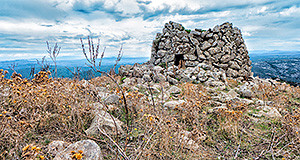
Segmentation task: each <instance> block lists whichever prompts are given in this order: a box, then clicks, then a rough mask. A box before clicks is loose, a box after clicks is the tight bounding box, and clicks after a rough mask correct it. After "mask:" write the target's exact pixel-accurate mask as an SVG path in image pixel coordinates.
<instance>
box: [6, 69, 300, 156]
mask: <svg viewBox="0 0 300 160" xmlns="http://www.w3.org/2000/svg"><path fill="white" fill-rule="evenodd" d="M137 68H139V67H137ZM204 68H205V67H203V68H201V70H203V77H205V78H207V80H205V83H204V82H203V83H202V82H201V81H199V82H195V81H190V80H187V81H183V80H181V79H184V77H181V79H179V80H177V79H176V78H174V79H175V80H176V81H175V80H168V78H166V77H165V76H159V75H160V74H161V75H164V72H165V70H164V69H162V68H159V67H157V66H156V67H154V68H150V69H149V74H147V73H146V72H145V74H143V75H140V76H134V77H124V76H113V79H114V81H112V79H110V78H108V77H97V78H94V79H91V80H89V81H86V80H81V81H79V80H71V79H62V78H58V79H53V78H49V77H51V73H50V72H40V73H39V74H37V75H36V76H35V78H34V79H32V80H27V79H23V78H22V77H21V75H18V74H13V75H12V79H5V78H1V77H0V111H1V114H0V134H1V135H0V157H1V158H2V159H57V160H58V159H233V158H234V159H272V158H273V159H284V158H285V159H299V158H300V157H299V155H300V152H299V150H300V137H299V130H300V109H299V106H300V88H299V87H293V86H290V85H288V84H285V83H279V82H277V81H274V80H270V79H260V78H255V77H251V78H250V79H247V80H236V79H231V78H228V77H226V76H224V75H222V74H217V73H214V72H209V71H206V70H205V69H204ZM133 70H135V71H134V72H132V73H134V74H139V73H141V72H138V71H136V70H138V69H136V68H135V69H133ZM150 70H151V72H150ZM175 72H176V71H175ZM178 72H181V71H178ZM183 72H185V71H183ZM189 72H190V71H189ZM0 74H1V75H0V76H2V75H4V74H6V72H5V71H2V70H1V72H0ZM190 74H191V75H193V72H192V71H191V73H190ZM175 75H176V73H175ZM181 75H185V73H184V74H183V73H181ZM197 75H198V74H197ZM197 75H196V76H197ZM188 77H192V76H188ZM197 79H198V80H199V77H198V78H197ZM208 79H209V80H208ZM173 81H174V82H173Z"/></svg>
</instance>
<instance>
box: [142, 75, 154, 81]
mask: <svg viewBox="0 0 300 160" xmlns="http://www.w3.org/2000/svg"><path fill="white" fill-rule="evenodd" d="M143 80H144V81H146V82H150V81H151V80H152V79H151V77H150V75H149V74H144V76H143Z"/></svg>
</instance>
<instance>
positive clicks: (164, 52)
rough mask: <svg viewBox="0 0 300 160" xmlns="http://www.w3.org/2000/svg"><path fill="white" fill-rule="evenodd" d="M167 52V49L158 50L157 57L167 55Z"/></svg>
mask: <svg viewBox="0 0 300 160" xmlns="http://www.w3.org/2000/svg"><path fill="white" fill-rule="evenodd" d="M166 53H167V51H165V50H159V51H158V52H157V57H158V58H161V57H164V56H165V55H166Z"/></svg>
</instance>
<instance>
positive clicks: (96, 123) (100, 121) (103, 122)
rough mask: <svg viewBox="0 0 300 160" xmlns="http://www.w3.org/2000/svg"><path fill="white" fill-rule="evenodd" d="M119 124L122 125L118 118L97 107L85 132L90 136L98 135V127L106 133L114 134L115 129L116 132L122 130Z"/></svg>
mask: <svg viewBox="0 0 300 160" xmlns="http://www.w3.org/2000/svg"><path fill="white" fill-rule="evenodd" d="M121 125H123V123H122V122H121V121H120V120H118V119H116V118H115V117H113V116H112V115H110V114H109V113H108V112H106V111H104V110H103V109H98V110H95V118H94V119H93V121H92V124H91V126H90V127H89V128H88V129H87V130H86V131H85V133H86V134H87V135H90V136H92V135H99V134H101V132H100V131H99V128H100V129H101V130H102V131H103V132H105V133H106V134H111V135H114V134H116V133H117V132H116V131H118V133H122V132H123V129H122V127H121Z"/></svg>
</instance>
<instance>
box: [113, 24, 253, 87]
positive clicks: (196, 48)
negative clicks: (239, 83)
mask: <svg viewBox="0 0 300 160" xmlns="http://www.w3.org/2000/svg"><path fill="white" fill-rule="evenodd" d="M119 74H120V75H121V76H128V77H137V78H142V79H143V80H144V81H155V82H159V81H168V82H170V83H171V84H177V83H178V82H195V83H206V84H208V85H212V86H218V85H222V84H221V82H225V79H226V78H234V79H237V80H247V79H249V78H251V77H253V73H252V72H251V61H250V58H249V55H248V51H247V48H246V45H245V43H244V40H243V38H242V34H241V31H240V30H239V29H238V28H236V27H233V26H232V24H231V23H228V22H226V23H224V24H222V25H217V26H215V27H214V28H213V29H208V30H202V29H195V30H192V31H190V30H185V28H184V27H183V26H182V25H181V24H179V23H175V22H169V23H166V24H165V27H164V28H163V31H162V33H157V35H156V38H155V40H154V41H153V45H152V53H151V59H150V61H148V62H147V63H144V64H135V65H133V66H130V65H126V66H120V68H119ZM218 81H219V82H220V84H218V83H219V82H218Z"/></svg>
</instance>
